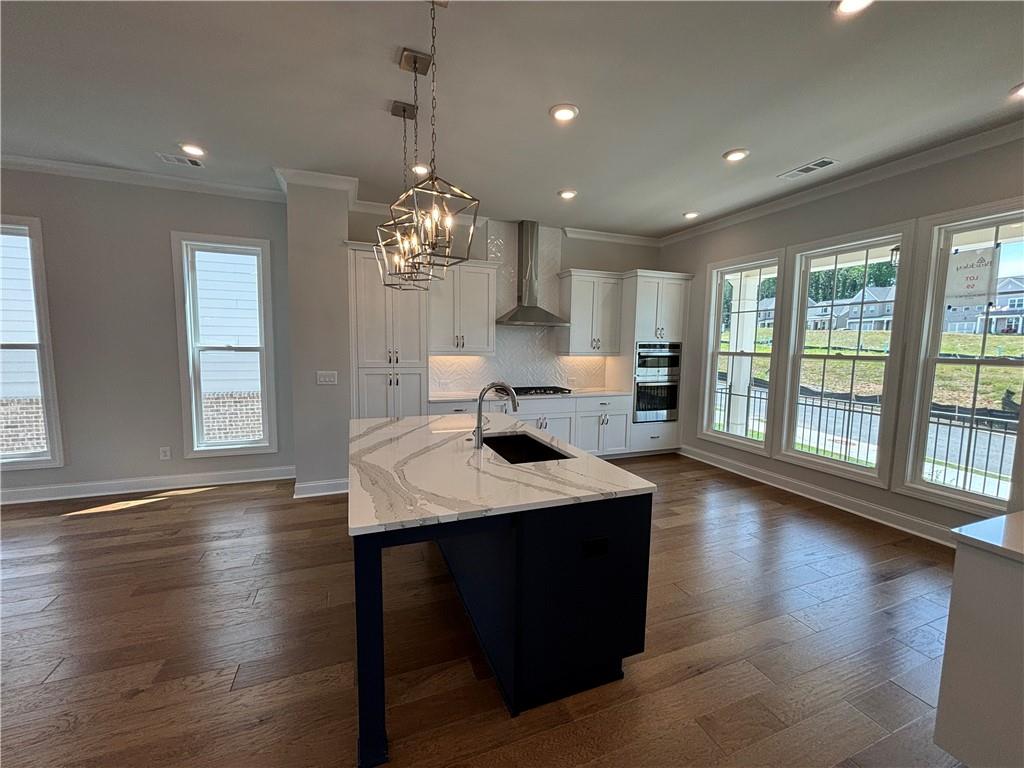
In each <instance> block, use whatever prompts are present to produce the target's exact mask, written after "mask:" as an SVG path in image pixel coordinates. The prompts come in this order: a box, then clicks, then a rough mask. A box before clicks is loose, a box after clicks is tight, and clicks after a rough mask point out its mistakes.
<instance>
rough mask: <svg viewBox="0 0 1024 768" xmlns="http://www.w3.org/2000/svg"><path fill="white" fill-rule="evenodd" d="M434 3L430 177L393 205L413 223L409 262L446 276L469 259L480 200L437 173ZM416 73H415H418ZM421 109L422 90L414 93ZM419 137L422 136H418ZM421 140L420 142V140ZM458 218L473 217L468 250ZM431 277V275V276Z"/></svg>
mask: <svg viewBox="0 0 1024 768" xmlns="http://www.w3.org/2000/svg"><path fill="white" fill-rule="evenodd" d="M436 10H437V9H436V5H435V2H434V1H433V0H431V3H430V166H429V169H430V170H429V172H428V174H427V176H426V178H424V179H422V180H421V181H419V182H417V183H415V184H413V186H411V187H408V188H407V189H406V190H405V192H403V193H402V195H401V196H400V197H399V198H398V199H397V200H396V201H395V202H394V203H392V204H391V218H392V221H399V220H400V221H403V222H405V223H406V224H407V225H408V224H410V223H411V224H412V225H413V231H412V233H411V234H410V235H409V236H408V237H407V239H406V242H408V243H409V249H408V254H409V256H408V258H409V262H410V263H411V264H413V265H416V266H418V267H419V268H420V269H422V270H425V272H426V273H428V274H429V275H430V276H431V277H432V278H443V277H444V274H445V272H446V271H447V269H448V268H449V267H452V266H454V265H456V264H460V263H462V262H464V261H467V260H468V259H469V251H470V248H471V247H472V244H473V233H474V231H475V230H476V217H477V209H478V208H479V206H480V201H479V200H478V199H477V198H475V197H473V196H472V195H471V194H469V193H468V192H465V191H463V190H462V189H460V188H459V187H458V186H456V185H455V184H452V183H451V182H449V181H447V180H445V179H443V178H441V177H440V176H438V175H437V23H436ZM414 76H415V75H414ZM414 94H415V100H416V102H417V104H416V106H417V108H418V106H419V105H418V101H419V98H418V92H414ZM417 138H418V136H417ZM417 143H418V142H417ZM457 217H468V218H469V232H468V235H467V236H466V245H465V250H463V249H462V247H461V246H458V247H456V242H455V239H456V232H455V222H456V219H457ZM428 279H429V278H428Z"/></svg>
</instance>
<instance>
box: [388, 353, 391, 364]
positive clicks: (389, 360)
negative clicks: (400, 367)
mask: <svg viewBox="0 0 1024 768" xmlns="http://www.w3.org/2000/svg"><path fill="white" fill-rule="evenodd" d="M388 365H391V350H390V349H389V350H388Z"/></svg>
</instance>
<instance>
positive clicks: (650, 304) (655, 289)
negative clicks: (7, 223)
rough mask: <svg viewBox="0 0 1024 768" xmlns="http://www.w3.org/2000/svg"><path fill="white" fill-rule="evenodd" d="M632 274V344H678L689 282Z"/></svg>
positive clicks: (640, 272) (684, 279)
mask: <svg viewBox="0 0 1024 768" xmlns="http://www.w3.org/2000/svg"><path fill="white" fill-rule="evenodd" d="M635 274H636V340H637V341H682V340H683V321H684V319H685V309H684V307H685V305H686V301H685V298H686V290H687V285H688V284H689V280H688V279H686V278H685V277H684V276H683V275H672V274H671V273H669V274H668V275H667V276H666V274H665V273H657V272H653V273H652V272H644V271H638V272H637V273H635ZM687 277H688V276H687Z"/></svg>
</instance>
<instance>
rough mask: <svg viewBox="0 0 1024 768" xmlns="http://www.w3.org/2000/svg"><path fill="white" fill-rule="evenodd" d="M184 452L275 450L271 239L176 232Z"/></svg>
mask: <svg viewBox="0 0 1024 768" xmlns="http://www.w3.org/2000/svg"><path fill="white" fill-rule="evenodd" d="M171 242H172V250H173V255H174V274H175V296H176V298H177V304H178V344H179V360H180V365H181V377H182V409H183V413H184V418H185V424H186V430H185V431H186V435H185V455H186V456H187V457H196V456H205V455H212V454H240V453H269V452H273V451H276V450H277V434H276V416H275V408H274V379H273V370H274V356H273V343H272V342H273V323H272V321H271V307H270V285H269V281H270V269H269V268H270V243H269V242H268V241H266V240H248V239H240V238H227V237H210V236H205V235H189V234H182V233H177V232H175V233H173V234H172V237H171Z"/></svg>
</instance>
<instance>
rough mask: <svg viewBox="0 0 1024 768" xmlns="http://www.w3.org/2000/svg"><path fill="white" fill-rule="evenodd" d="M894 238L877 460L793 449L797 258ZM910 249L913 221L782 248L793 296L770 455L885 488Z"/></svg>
mask: <svg viewBox="0 0 1024 768" xmlns="http://www.w3.org/2000/svg"><path fill="white" fill-rule="evenodd" d="M894 237H899V238H900V252H901V254H903V255H904V258H903V260H902V262H901V265H900V266H901V270H900V275H899V278H898V279H897V281H896V296H895V300H894V302H893V303H894V304H895V308H894V312H893V319H892V327H891V336H890V347H889V348H890V353H889V364H888V365H887V366H886V370H885V380H884V381H883V383H882V391H883V393H884V398H885V407H883V408H882V416H881V419H880V421H879V427H878V452H877V457H878V460H877V462H876V464H875V467H874V468H868V467H863V468H860V467H856V466H855V465H852V464H847V463H845V462H841V461H838V460H834V459H827V458H824V457H820V456H815V455H814V454H811V453H804V452H802V451H797V450H796V449H795V448H793V447H792V445H793V443H794V441H795V439H796V428H795V425H796V422H797V416H796V414H797V398H796V395H798V394H799V391H800V357H801V356H800V341H801V337H802V335H803V326H804V325H805V323H803V322H802V318H801V304H802V298H803V296H805V295H806V292H807V287H806V285H805V281H804V273H803V260H804V259H806V258H810V257H813V256H815V255H817V254H819V253H820V252H822V251H830V250H833V249H834V248H837V247H845V246H850V247H851V248H856V247H859V246H861V245H867V244H870V243H871V242H872V241H876V240H885V239H888V238H894ZM913 252H914V221H913V220H907V221H901V222H896V223H894V224H889V225H886V226H882V227H872V228H871V229H866V230H861V231H859V232H850V233H847V234H844V235H837V236H835V237H829V238H825V239H823V240H815V241H812V242H809V243H801V244H798V245H792V246H790V247H788V248H787V249H786V270H785V273H786V279H785V283H786V285H787V286H792V291H791V292H790V293H791V295H792V296H793V300H792V301H790V302H789V304H788V306H787V313H786V314H787V317H788V318H789V327H788V328H787V334H786V336H785V340H784V341H783V346H784V347H785V353H786V354H787V355H788V356H789V360H788V363H787V365H786V374H787V375H786V377H785V383H784V394H783V398H782V400H781V401H780V406H779V410H780V411H781V412H782V415H781V421H782V429H781V430H777V431H776V432H777V435H776V444H775V447H774V450H773V454H772V455H773V456H774V457H775V458H777V459H780V460H782V461H786V462H789V463H791V464H796V465H798V466H802V467H806V468H810V469H814V470H816V471H819V472H825V473H827V474H832V475H836V476H837V477H843V478H846V479H848V480H854V481H856V482H861V483H867V484H868V485H873V486H876V487H879V488H888V487H889V483H890V478H891V476H892V463H893V455H894V450H893V448H894V446H893V442H894V437H895V430H896V416H897V413H898V411H899V410H900V408H899V406H900V397H899V383H900V374H901V371H902V359H903V348H904V338H905V332H904V325H905V323H904V322H903V318H904V316H905V314H906V312H907V303H908V298H907V297H908V294H909V291H910V285H911V283H912V281H911V280H910V279H908V272H909V270H908V269H907V267H908V264H907V261H909V260H908V259H907V258H906V254H910V253H913ZM797 297H799V299H798V298H797Z"/></svg>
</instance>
